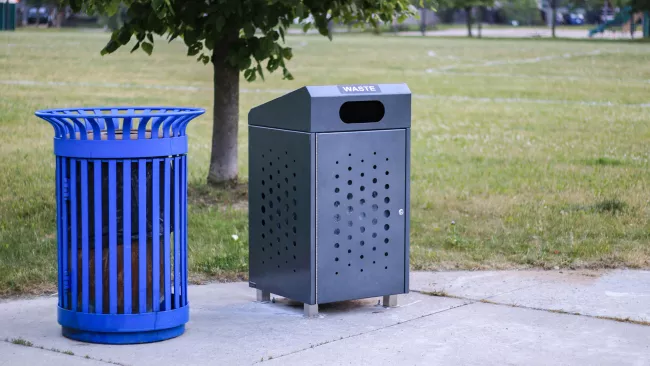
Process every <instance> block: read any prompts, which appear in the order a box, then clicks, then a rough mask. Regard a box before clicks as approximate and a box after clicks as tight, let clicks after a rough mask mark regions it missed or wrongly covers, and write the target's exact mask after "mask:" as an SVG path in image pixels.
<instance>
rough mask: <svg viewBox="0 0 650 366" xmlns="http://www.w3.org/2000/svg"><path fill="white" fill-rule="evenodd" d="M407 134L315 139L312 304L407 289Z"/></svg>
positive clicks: (341, 134) (390, 132)
mask: <svg viewBox="0 0 650 366" xmlns="http://www.w3.org/2000/svg"><path fill="white" fill-rule="evenodd" d="M407 134H408V129H395V130H383V131H363V132H337V133H320V134H316V177H317V182H318V184H317V194H316V209H317V216H316V227H317V234H316V237H317V242H316V248H317V249H316V250H317V266H318V277H317V287H316V291H317V301H318V303H328V302H333V301H340V300H349V299H358V298H367V297H374V296H383V295H390V294H400V293H404V292H407V291H408V290H407V289H405V286H406V282H405V281H406V278H405V273H406V272H407V271H405V266H407V265H408V257H407V256H408V254H407V253H408V245H406V244H407V243H406V228H407V226H406V225H407V223H406V218H407V217H408V205H407V203H406V202H407V197H406V196H407V187H408V177H407V164H408V161H407V156H406V154H407V151H406V150H407V148H408V147H407Z"/></svg>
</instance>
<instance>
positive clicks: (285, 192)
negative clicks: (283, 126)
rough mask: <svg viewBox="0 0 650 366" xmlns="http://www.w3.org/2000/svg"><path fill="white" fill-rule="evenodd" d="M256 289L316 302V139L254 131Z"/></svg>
mask: <svg viewBox="0 0 650 366" xmlns="http://www.w3.org/2000/svg"><path fill="white" fill-rule="evenodd" d="M249 139H250V146H249V154H250V156H249V159H250V162H249V164H250V165H249V166H250V168H249V169H250V171H249V219H250V222H249V228H250V230H249V243H250V247H249V248H250V254H249V266H250V282H251V286H254V287H257V288H260V289H264V290H265V291H270V292H272V293H276V294H282V295H283V296H287V297H289V298H292V299H294V300H298V301H302V302H306V303H314V301H315V299H314V298H315V294H314V275H313V272H314V267H313V265H312V264H313V263H314V262H315V259H314V258H315V253H314V251H313V250H312V247H313V240H312V238H313V232H312V226H313V218H314V216H315V215H314V213H313V210H312V199H313V196H314V195H313V184H312V176H313V171H312V167H313V164H312V161H313V156H314V154H313V143H312V141H313V139H314V136H313V135H312V134H308V133H302V132H294V131H286V130H277V129H272V128H264V127H250V128H249Z"/></svg>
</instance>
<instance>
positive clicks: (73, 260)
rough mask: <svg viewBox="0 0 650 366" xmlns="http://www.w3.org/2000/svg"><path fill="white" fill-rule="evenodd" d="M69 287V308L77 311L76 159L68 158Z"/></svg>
mask: <svg viewBox="0 0 650 366" xmlns="http://www.w3.org/2000/svg"><path fill="white" fill-rule="evenodd" d="M69 185H70V284H71V286H70V288H71V290H72V296H71V298H70V301H71V310H72V311H77V294H78V288H77V287H78V283H77V279H78V278H79V272H78V270H79V269H78V268H77V259H78V258H79V254H78V249H77V240H78V238H77V225H78V223H77V159H70V181H69Z"/></svg>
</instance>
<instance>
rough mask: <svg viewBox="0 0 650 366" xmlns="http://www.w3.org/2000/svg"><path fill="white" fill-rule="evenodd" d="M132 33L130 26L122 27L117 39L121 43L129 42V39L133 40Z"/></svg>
mask: <svg viewBox="0 0 650 366" xmlns="http://www.w3.org/2000/svg"><path fill="white" fill-rule="evenodd" d="M132 35H133V34H132V33H131V30H130V29H129V28H126V27H124V28H122V29H120V32H119V34H118V35H117V41H118V42H119V43H120V44H121V45H125V44H127V43H129V41H130V40H131V36H132Z"/></svg>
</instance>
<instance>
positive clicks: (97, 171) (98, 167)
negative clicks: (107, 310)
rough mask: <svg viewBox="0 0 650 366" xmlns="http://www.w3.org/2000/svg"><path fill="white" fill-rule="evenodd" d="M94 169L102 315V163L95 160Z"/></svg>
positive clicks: (97, 290) (97, 277)
mask: <svg viewBox="0 0 650 366" xmlns="http://www.w3.org/2000/svg"><path fill="white" fill-rule="evenodd" d="M93 169H94V179H93V187H94V197H93V207H94V209H95V313H97V314H101V313H102V312H103V304H104V302H103V301H104V300H103V284H104V282H103V276H102V270H103V267H104V266H103V263H102V256H103V254H102V246H103V243H102V232H103V231H104V226H103V225H102V212H103V211H102V162H101V160H95V161H94V164H93Z"/></svg>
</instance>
